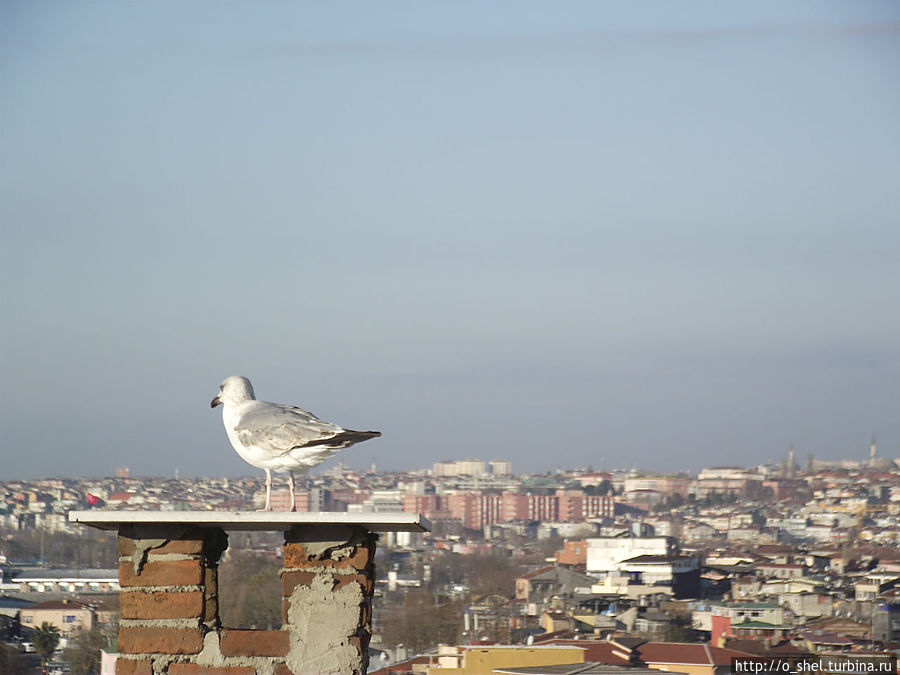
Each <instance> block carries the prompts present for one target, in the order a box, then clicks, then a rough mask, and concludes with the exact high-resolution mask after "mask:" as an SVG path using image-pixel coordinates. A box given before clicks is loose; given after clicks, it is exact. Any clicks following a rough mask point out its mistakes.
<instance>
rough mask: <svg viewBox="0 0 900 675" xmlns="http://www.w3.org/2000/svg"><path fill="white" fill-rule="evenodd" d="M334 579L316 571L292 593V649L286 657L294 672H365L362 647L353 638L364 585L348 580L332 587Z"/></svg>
mask: <svg viewBox="0 0 900 675" xmlns="http://www.w3.org/2000/svg"><path fill="white" fill-rule="evenodd" d="M332 587H333V580H332V579H331V578H330V577H329V576H327V575H317V576H316V577H315V578H314V579H313V580H312V583H311V584H310V585H309V586H297V587H296V588H295V589H294V592H293V593H292V594H291V605H290V609H289V610H288V623H287V625H286V626H285V628H287V629H288V631H290V634H291V649H290V652H289V653H288V655H287V658H286V659H285V661H286V664H287V666H288V667H289V668H290V669H291V671H292V672H293V673H295V675H307V674H313V673H318V674H319V675H345V674H346V673H352V672H354V671H358V672H364V671H365V669H364V667H363V666H364V664H363V658H362V655H361V654H360V651H359V649H358V648H357V647H356V646H355V645H354V644H352V643H351V642H350V638H351V637H354V636H355V635H356V634H357V630H358V628H359V608H360V604H361V603H362V602H363V594H362V589H361V588H360V587H359V586H358V585H357V584H348V585H347V586H344V587H342V588H339V589H338V590H336V591H333V590H332ZM325 608H327V611H324V610H325Z"/></svg>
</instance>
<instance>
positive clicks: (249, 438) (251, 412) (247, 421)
mask: <svg viewBox="0 0 900 675" xmlns="http://www.w3.org/2000/svg"><path fill="white" fill-rule="evenodd" d="M234 430H235V432H236V433H237V437H238V439H239V440H240V441H241V443H243V444H244V446H245V447H253V448H256V449H257V450H260V451H263V452H266V453H269V454H270V455H271V456H272V457H277V456H279V455H284V454H286V453H288V452H290V451H291V450H295V449H297V448H304V447H308V446H332V440H334V441H335V445H334V446H333V447H345V445H344V443H342V439H341V436H342V434H344V430H343V429H342V428H341V427H339V426H337V425H336V424H331V423H330V422H323V421H322V420H320V419H319V418H318V417H316V416H315V415H313V414H312V413H311V412H308V411H306V410H303V409H302V408H295V407H292V406H286V405H278V404H277V403H267V402H265V401H255V402H254V405H252V406H250V407H249V408H248V410H247V411H246V412H245V413H244V414H243V415H241V419H240V421H239V422H238V424H237V425H236V426H235V428H234ZM347 445H349V443H348V444H347Z"/></svg>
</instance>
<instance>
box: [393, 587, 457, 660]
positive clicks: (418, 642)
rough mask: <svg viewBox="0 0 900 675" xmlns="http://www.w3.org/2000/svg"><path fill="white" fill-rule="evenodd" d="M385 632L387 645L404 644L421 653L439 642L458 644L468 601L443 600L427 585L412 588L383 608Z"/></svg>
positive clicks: (414, 651)
mask: <svg viewBox="0 0 900 675" xmlns="http://www.w3.org/2000/svg"><path fill="white" fill-rule="evenodd" d="M380 609H381V612H380V616H381V619H380V621H381V623H382V630H381V633H382V636H383V638H384V642H385V644H387V645H390V646H392V647H395V646H397V645H399V644H404V645H406V647H407V648H408V649H410V650H411V651H412V652H413V653H416V654H419V653H422V652H424V651H427V650H429V649H431V648H433V647H435V646H436V645H437V644H439V643H442V642H443V643H448V644H455V643H456V642H458V641H459V635H460V631H461V630H462V614H463V610H464V605H463V603H462V602H461V601H441V600H438V599H436V598H435V596H433V595H432V594H431V593H429V592H428V591H426V590H423V589H416V590H410V591H408V592H407V593H406V594H404V595H403V597H402V600H401V601H400V602H398V603H396V604H394V605H391V606H389V607H382V608H380Z"/></svg>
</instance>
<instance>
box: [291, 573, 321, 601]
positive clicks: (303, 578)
mask: <svg viewBox="0 0 900 675" xmlns="http://www.w3.org/2000/svg"><path fill="white" fill-rule="evenodd" d="M329 576H330V575H329ZM315 578H316V572H282V573H281V594H282V595H283V596H284V597H286V598H287V597H290V595H291V593H293V592H294V589H295V588H296V587H297V586H310V585H312V580H313V579H315Z"/></svg>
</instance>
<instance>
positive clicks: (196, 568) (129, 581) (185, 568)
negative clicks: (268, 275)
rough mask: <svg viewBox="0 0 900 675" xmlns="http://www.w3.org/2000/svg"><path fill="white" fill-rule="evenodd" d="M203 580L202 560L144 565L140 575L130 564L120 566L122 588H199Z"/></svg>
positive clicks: (124, 563) (123, 563)
mask: <svg viewBox="0 0 900 675" xmlns="http://www.w3.org/2000/svg"><path fill="white" fill-rule="evenodd" d="M202 579H203V569H202V568H201V566H200V560H167V561H155V562H148V563H145V564H144V567H143V569H142V570H141V573H140V575H136V574H135V573H134V565H133V564H132V563H130V562H122V563H120V564H119V585H120V586H199V585H200V582H201V580H202Z"/></svg>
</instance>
